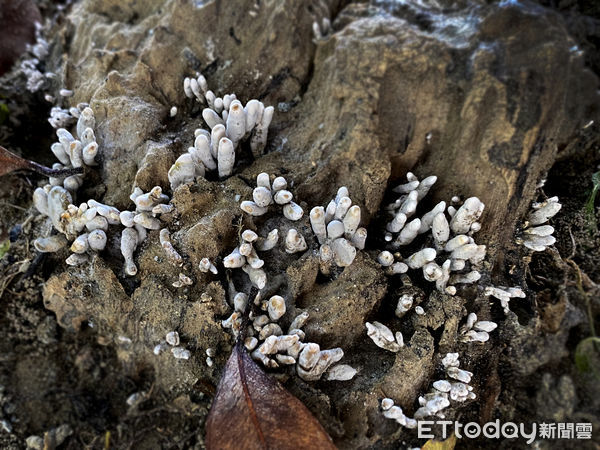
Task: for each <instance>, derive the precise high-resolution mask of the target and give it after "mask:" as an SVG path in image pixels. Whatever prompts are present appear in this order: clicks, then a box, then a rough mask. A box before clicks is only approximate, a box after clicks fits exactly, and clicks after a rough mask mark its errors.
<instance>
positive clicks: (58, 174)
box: [0, 145, 83, 178]
mask: <svg viewBox="0 0 600 450" xmlns="http://www.w3.org/2000/svg"><path fill="white" fill-rule="evenodd" d="M22 169H25V170H32V171H33V172H36V173H39V174H40V175H44V176H46V177H54V178H65V177H69V176H71V175H76V174H79V173H83V169H82V168H81V167H80V168H77V169H76V168H73V167H72V168H68V169H50V168H49V167H46V166H42V165H41V164H38V163H36V162H33V161H30V160H28V159H25V158H21V157H20V156H18V155H15V154H14V153H12V152H9V151H8V150H6V149H5V148H4V147H2V146H1V145H0V176H2V175H5V174H7V173H10V172H14V171H15V170H22Z"/></svg>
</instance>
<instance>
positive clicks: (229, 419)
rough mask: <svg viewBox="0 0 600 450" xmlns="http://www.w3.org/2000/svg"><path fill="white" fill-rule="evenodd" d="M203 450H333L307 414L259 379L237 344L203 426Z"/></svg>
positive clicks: (263, 376) (265, 379) (266, 379)
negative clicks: (205, 449)
mask: <svg viewBox="0 0 600 450" xmlns="http://www.w3.org/2000/svg"><path fill="white" fill-rule="evenodd" d="M206 448H207V449H208V450H217V449H220V450H228V449H236V450H238V449H239V450H243V449H269V450H287V449H290V450H292V449H294V450H297V449H309V448H310V449H335V448H336V447H335V446H334V445H333V442H332V441H331V438H330V437H329V436H328V435H327V433H326V432H325V430H324V429H323V427H322V426H321V424H320V423H319V422H318V421H317V419H315V417H314V416H313V415H312V414H311V413H310V411H309V410H308V409H307V408H306V406H304V405H303V404H302V402H300V400H298V399H297V398H296V397H294V396H293V395H292V394H290V393H289V392H288V391H287V390H285V389H284V388H283V386H281V384H279V383H278V382H277V381H276V380H274V379H273V378H272V377H270V376H269V375H267V374H266V373H264V372H263V371H262V370H261V369H260V368H259V367H258V366H257V365H256V363H255V362H254V361H252V359H251V358H250V356H248V353H247V352H246V350H245V349H244V347H243V345H242V344H241V343H240V342H238V343H237V344H236V345H235V347H234V349H233V351H232V353H231V356H230V357H229V360H228V361H227V364H226V365H225V369H224V371H223V375H222V376H221V380H220V381H219V386H218V387H217V393H216V395H215V398H214V400H213V404H212V407H211V409H210V413H209V414H208V418H207V420H206Z"/></svg>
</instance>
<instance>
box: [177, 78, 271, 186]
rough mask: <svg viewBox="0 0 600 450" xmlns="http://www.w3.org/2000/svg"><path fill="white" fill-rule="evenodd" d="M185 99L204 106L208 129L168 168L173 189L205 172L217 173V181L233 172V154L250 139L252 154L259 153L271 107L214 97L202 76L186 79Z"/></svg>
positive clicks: (196, 134) (198, 131)
mask: <svg viewBox="0 0 600 450" xmlns="http://www.w3.org/2000/svg"><path fill="white" fill-rule="evenodd" d="M183 89H184V92H185V95H186V97H188V98H195V99H196V100H198V101H199V102H201V103H203V104H206V105H207V107H206V108H204V109H203V111H202V118H203V119H204V121H205V122H206V125H207V126H208V128H209V129H210V131H209V130H205V129H202V128H198V129H196V131H195V132H194V146H193V147H189V148H188V151H187V153H184V154H183V155H181V156H180V157H179V158H177V161H175V164H173V166H171V168H170V169H169V182H170V183H171V188H172V189H173V190H174V189H175V188H177V187H178V186H179V185H181V184H184V183H187V182H189V181H193V180H194V179H195V177H204V176H205V175H206V172H207V171H217V173H218V176H219V178H226V177H228V176H230V175H231V174H232V173H233V166H234V164H235V158H236V151H237V150H238V148H239V145H240V143H241V142H244V141H246V140H248V139H249V140H250V148H251V149H252V152H253V154H255V155H258V154H260V153H261V152H262V151H263V149H264V147H265V145H266V143H267V134H268V129H269V125H270V124H271V119H272V118H273V111H274V109H273V107H272V106H268V107H265V105H264V104H263V103H262V102H260V101H258V100H255V99H253V100H250V101H249V102H248V103H246V105H242V102H240V101H239V100H238V99H237V97H236V96H235V94H228V95H225V96H223V97H222V98H221V97H217V96H216V95H215V94H214V93H213V91H211V90H209V89H208V84H207V82H206V78H204V76H202V75H199V76H198V77H197V78H185V79H184V81H183Z"/></svg>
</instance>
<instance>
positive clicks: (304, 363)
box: [222, 287, 356, 381]
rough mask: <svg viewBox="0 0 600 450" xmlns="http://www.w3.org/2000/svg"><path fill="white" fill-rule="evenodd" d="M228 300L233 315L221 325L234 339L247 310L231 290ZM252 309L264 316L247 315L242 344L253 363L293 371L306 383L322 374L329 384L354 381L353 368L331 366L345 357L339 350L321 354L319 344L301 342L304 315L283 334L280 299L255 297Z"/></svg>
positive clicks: (282, 302)
mask: <svg viewBox="0 0 600 450" xmlns="http://www.w3.org/2000/svg"><path fill="white" fill-rule="evenodd" d="M232 289H233V287H232ZM230 297H232V306H233V309H234V311H233V313H232V314H231V316H230V317H229V318H227V319H226V320H224V321H223V322H222V325H223V327H225V328H231V329H232V331H233V333H234V334H235V335H237V334H238V333H239V332H240V331H241V327H242V326H243V323H242V314H243V312H244V311H245V310H246V308H247V306H248V296H247V295H246V294H244V293H242V292H235V290H232V293H231V295H230ZM254 306H255V307H256V308H257V309H258V310H259V311H262V312H263V314H254V312H251V313H250V324H249V326H248V328H247V330H246V336H247V337H246V339H245V341H244V346H245V347H246V349H247V350H248V351H249V352H251V353H250V354H251V356H252V358H253V359H255V360H257V361H260V362H261V363H262V364H263V365H264V366H265V367H267V368H270V369H276V368H279V367H281V366H290V367H294V370H295V372H296V373H297V374H298V376H299V377H300V378H302V379H303V380H306V381H316V380H319V379H320V378H321V377H322V376H323V374H325V377H326V379H328V380H339V381H344V380H349V379H351V378H352V377H354V375H355V374H356V370H355V369H353V368H352V367H350V366H348V365H345V364H338V365H335V366H334V364H335V363H337V362H338V361H339V360H340V359H342V357H343V356H344V351H343V350H342V349H341V348H339V347H338V348H332V349H328V350H321V348H320V346H319V344H316V343H314V342H307V343H305V342H302V341H304V339H305V337H306V335H305V333H304V331H303V330H302V327H303V326H304V324H305V323H306V321H307V320H308V317H309V315H308V313H307V312H303V313H301V314H299V315H298V316H297V317H296V318H295V319H294V320H292V322H291V324H290V326H289V327H288V329H287V333H285V334H284V332H283V329H282V328H281V325H280V324H279V323H278V321H279V320H280V319H281V318H282V317H283V316H284V315H285V313H286V304H285V299H284V298H283V297H281V296H280V295H272V296H270V297H269V299H268V300H264V301H263V300H261V298H260V296H257V298H256V299H255V300H254Z"/></svg>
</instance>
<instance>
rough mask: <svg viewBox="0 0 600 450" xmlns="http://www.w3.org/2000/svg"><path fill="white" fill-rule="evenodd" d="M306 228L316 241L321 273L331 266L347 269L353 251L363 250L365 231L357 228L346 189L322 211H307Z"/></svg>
mask: <svg viewBox="0 0 600 450" xmlns="http://www.w3.org/2000/svg"><path fill="white" fill-rule="evenodd" d="M310 225H311V227H312V230H313V232H314V234H315V236H316V237H317V240H318V241H319V244H320V248H319V257H320V259H321V270H322V271H323V272H327V271H328V266H329V265H331V263H335V264H336V265H337V266H338V267H347V266H349V265H350V264H352V262H353V261H354V258H355V257H356V251H357V250H362V249H364V248H365V240H366V239H367V230H366V228H362V227H360V228H359V225H360V207H359V206H358V205H352V200H351V199H350V197H349V193H348V189H347V188H346V187H345V186H342V187H341V188H339V189H338V191H337V195H336V196H335V198H334V199H333V200H331V201H330V202H329V204H328V205H327V207H326V208H324V207H322V206H316V207H314V208H313V209H311V211H310Z"/></svg>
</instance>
